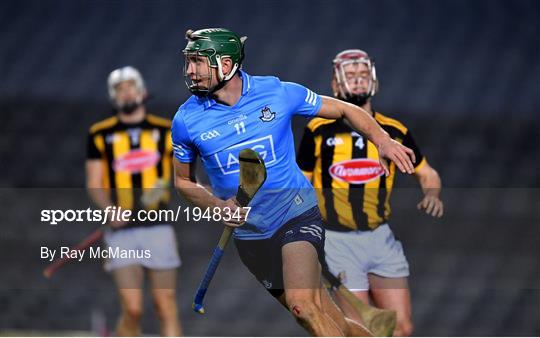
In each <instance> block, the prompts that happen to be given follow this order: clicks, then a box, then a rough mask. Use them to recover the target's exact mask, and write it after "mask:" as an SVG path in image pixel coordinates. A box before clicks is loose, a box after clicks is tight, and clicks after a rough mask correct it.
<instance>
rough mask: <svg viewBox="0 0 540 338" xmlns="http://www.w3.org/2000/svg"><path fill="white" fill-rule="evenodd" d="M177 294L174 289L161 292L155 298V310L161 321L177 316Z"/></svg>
mask: <svg viewBox="0 0 540 338" xmlns="http://www.w3.org/2000/svg"><path fill="white" fill-rule="evenodd" d="M175 297H176V293H175V292H174V290H172V289H166V290H165V289H164V290H160V292H159V295H156V296H155V297H154V308H155V309H156V314H157V316H158V318H159V319H160V320H167V319H169V317H171V316H175V315H176V311H175V309H176V301H175Z"/></svg>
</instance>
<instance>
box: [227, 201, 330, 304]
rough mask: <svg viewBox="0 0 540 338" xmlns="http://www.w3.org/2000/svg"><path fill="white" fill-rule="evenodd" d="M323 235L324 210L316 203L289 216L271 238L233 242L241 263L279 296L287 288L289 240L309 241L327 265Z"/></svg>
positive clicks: (236, 240) (321, 260)
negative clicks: (283, 250)
mask: <svg viewBox="0 0 540 338" xmlns="http://www.w3.org/2000/svg"><path fill="white" fill-rule="evenodd" d="M324 239H325V232H324V227H323V225H322V218H321V213H320V212H319V207H314V208H311V209H309V210H308V211H306V212H304V213H303V214H301V215H300V216H297V217H294V218H292V219H291V220H289V221H288V222H287V223H285V224H284V225H283V226H282V227H281V228H279V230H278V231H276V233H275V234H274V235H273V236H272V237H270V238H268V239H262V240H238V239H235V240H234V242H235V244H236V248H237V249H238V254H239V255H240V259H241V260H242V263H244V265H245V266H246V267H247V268H248V269H249V271H250V272H251V273H252V274H253V275H254V276H255V277H256V278H257V280H258V281H259V282H260V283H261V284H262V285H264V287H265V288H266V290H268V292H270V294H272V296H274V297H279V296H281V295H282V294H283V292H284V286H283V261H282V257H281V248H282V247H283V246H284V245H285V244H287V243H292V242H299V241H306V242H309V243H311V244H312V245H313V246H314V247H315V249H316V250H317V256H318V258H319V262H320V263H321V265H324Z"/></svg>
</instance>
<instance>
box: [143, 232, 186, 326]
mask: <svg viewBox="0 0 540 338" xmlns="http://www.w3.org/2000/svg"><path fill="white" fill-rule="evenodd" d="M136 234H137V242H138V243H139V244H138V245H139V247H140V248H144V249H146V250H149V251H150V252H151V257H149V258H144V259H143V260H142V261H141V264H143V265H144V267H145V268H147V269H148V277H149V279H150V286H151V290H152V291H151V294H152V299H153V301H154V307H155V309H156V315H157V317H158V319H159V322H160V328H161V334H162V335H163V336H179V335H181V333H182V329H181V325H180V320H179V317H178V306H177V302H176V281H177V268H178V267H179V266H180V264H181V262H180V256H179V255H178V247H177V244H176V235H175V232H174V229H173V227H172V226H171V225H168V224H164V225H155V226H152V227H147V228H141V229H137V233H136Z"/></svg>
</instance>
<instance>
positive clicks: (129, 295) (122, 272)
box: [112, 265, 144, 337]
mask: <svg viewBox="0 0 540 338" xmlns="http://www.w3.org/2000/svg"><path fill="white" fill-rule="evenodd" d="M143 273H144V272H143V268H142V267H141V266H140V265H130V266H125V267H121V268H117V269H114V270H113V271H112V274H113V277H114V280H115V283H116V286H117V288H118V295H119V297H120V305H121V309H122V314H121V315H120V319H119V320H118V323H117V325H116V335H118V336H121V337H126V336H127V337H130V336H139V335H140V334H141V330H140V321H141V316H142V313H143V295H142V283H143Z"/></svg>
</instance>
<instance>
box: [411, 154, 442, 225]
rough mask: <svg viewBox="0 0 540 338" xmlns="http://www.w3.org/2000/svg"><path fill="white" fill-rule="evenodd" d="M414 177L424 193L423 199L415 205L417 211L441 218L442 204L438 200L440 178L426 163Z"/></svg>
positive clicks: (439, 199)
mask: <svg viewBox="0 0 540 338" xmlns="http://www.w3.org/2000/svg"><path fill="white" fill-rule="evenodd" d="M415 176H416V178H417V179H418V183H420V186H421V187H422V191H423V193H424V197H423V198H422V200H421V201H420V203H418V204H417V208H418V210H425V212H426V214H428V215H431V216H433V217H439V218H440V217H442V215H443V213H444V203H443V202H442V200H441V198H440V195H441V178H440V176H439V174H438V173H437V171H436V170H435V169H433V167H432V166H430V165H429V164H428V163H427V162H426V163H425V164H424V165H423V166H421V167H420V168H419V169H418V170H417V171H416V173H415Z"/></svg>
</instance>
